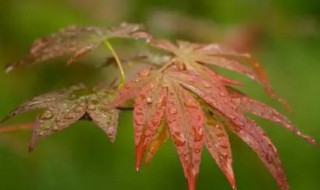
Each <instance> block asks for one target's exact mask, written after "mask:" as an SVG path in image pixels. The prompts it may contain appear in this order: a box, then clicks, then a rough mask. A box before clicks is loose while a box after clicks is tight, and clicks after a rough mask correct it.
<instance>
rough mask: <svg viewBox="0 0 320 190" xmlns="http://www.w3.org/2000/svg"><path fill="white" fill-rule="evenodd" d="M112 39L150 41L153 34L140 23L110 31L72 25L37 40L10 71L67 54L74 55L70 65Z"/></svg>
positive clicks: (13, 64) (121, 25)
mask: <svg viewBox="0 0 320 190" xmlns="http://www.w3.org/2000/svg"><path fill="white" fill-rule="evenodd" d="M111 38H133V39H139V38H141V39H149V38H150V34H148V33H146V32H144V30H143V26H141V25H138V24H127V23H122V24H120V25H119V26H117V27H112V28H110V29H107V28H102V27H88V26H86V27H80V26H69V27H67V28H64V29H61V30H60V31H59V32H58V33H55V34H52V35H50V36H48V37H44V38H40V39H37V40H35V41H34V42H33V44H32V46H31V48H30V50H29V53H28V54H27V55H26V56H25V57H24V58H23V59H21V60H19V61H17V62H14V63H12V64H10V65H8V66H7V68H6V72H10V71H11V70H13V69H15V68H17V67H18V66H20V65H28V64H33V63H38V62H43V61H46V60H49V59H52V58H55V57H61V56H65V55H71V57H70V58H69V60H68V64H70V63H72V62H74V61H76V60H77V59H79V58H80V57H82V56H84V55H85V54H87V53H88V52H90V51H91V50H93V49H95V48H97V47H98V46H99V45H100V44H101V43H103V42H106V41H107V40H109V39H111Z"/></svg>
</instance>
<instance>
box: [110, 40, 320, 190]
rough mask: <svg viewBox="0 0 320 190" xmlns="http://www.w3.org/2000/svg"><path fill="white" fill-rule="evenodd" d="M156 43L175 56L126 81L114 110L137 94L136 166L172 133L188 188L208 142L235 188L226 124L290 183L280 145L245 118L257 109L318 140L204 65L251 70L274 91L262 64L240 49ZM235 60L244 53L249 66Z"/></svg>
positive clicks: (283, 184)
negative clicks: (159, 67)
mask: <svg viewBox="0 0 320 190" xmlns="http://www.w3.org/2000/svg"><path fill="white" fill-rule="evenodd" d="M151 44H152V45H154V46H156V47H159V48H162V49H164V50H167V51H169V52H171V53H173V56H172V59H171V60H170V61H168V62H167V63H166V64H165V66H163V67H162V68H161V69H160V70H144V71H141V72H140V74H139V76H138V77H137V78H136V79H134V80H132V81H131V82H129V83H127V84H126V85H125V86H124V87H123V88H122V89H121V90H120V91H119V92H118V94H117V96H116V98H115V100H114V101H112V102H111V103H110V105H109V107H110V108H111V107H116V106H117V105H121V104H122V103H123V102H126V101H127V100H130V99H135V103H134V111H133V112H134V133H135V147H136V167H137V170H139V168H140V165H141V160H142V159H143V157H144V155H145V153H146V151H147V156H146V162H147V163H148V162H149V161H150V160H151V158H152V157H153V155H154V154H155V152H156V151H157V150H158V148H159V147H160V146H161V144H162V143H164V142H165V141H166V139H167V138H168V137H169V136H170V137H171V138H172V139H173V141H174V144H175V146H176V148H177V151H178V155H179V158H180V161H181V163H182V166H183V169H184V174H185V176H186V178H187V181H188V185H189V189H190V190H194V189H195V186H196V185H195V184H196V178H197V175H198V172H199V165H200V156H201V151H202V148H203V145H205V146H206V147H207V149H208V150H209V152H210V153H211V155H212V157H213V158H214V159H215V161H216V163H217V164H218V166H219V167H220V168H221V170H222V171H223V172H224V174H225V175H226V177H227V179H228V180H229V182H230V184H231V185H232V187H233V188H234V189H236V182H235V178H234V173H233V170H232V155H231V146H230V142H229V139H228V135H227V133H226V130H225V128H229V129H230V130H231V131H232V132H234V133H235V134H236V135H238V136H239V137H240V138H241V139H242V140H243V141H244V142H245V143H247V144H248V145H249V146H250V147H251V148H252V149H253V150H254V151H255V152H256V153H257V154H258V156H259V158H260V159H261V160H262V161H263V162H264V164H265V165H266V166H267V168H268V169H269V171H270V173H271V174H272V175H273V177H274V178H275V180H276V181H277V183H278V185H279V186H280V187H281V189H282V190H288V185H287V180H286V176H285V173H284V170H283V168H282V164H281V161H280V159H279V156H278V153H277V151H276V148H275V147H274V145H273V144H272V142H271V140H270V139H269V138H268V137H267V135H266V133H265V132H264V131H263V130H262V129H261V128H260V127H259V126H258V125H257V123H256V122H255V121H254V120H252V119H250V118H249V117H247V116H246V113H247V112H249V113H253V114H255V115H258V116H260V117H263V118H265V119H267V120H270V121H273V122H275V123H278V124H280V125H282V126H284V127H285V128H287V129H289V130H290V131H292V132H294V133H296V134H297V135H299V136H301V137H302V138H304V139H306V140H308V141H309V142H311V143H312V144H316V142H315V140H314V139H312V138H311V137H309V136H307V135H304V134H303V133H302V132H301V131H299V130H298V129H297V128H296V127H294V126H293V124H292V123H291V122H290V121H289V120H288V119H286V118H285V117H284V116H283V115H282V114H280V113H279V112H277V111H276V110H275V109H273V108H271V107H269V106H267V105H265V104H263V103H261V102H259V101H257V100H253V99H251V98H249V97H247V96H245V95H243V94H241V93H240V92H238V91H236V90H235V89H234V88H232V87H230V85H232V84H235V85H239V84H241V83H239V82H237V81H234V80H231V79H229V78H227V77H224V76H222V75H220V74H218V73H217V72H214V71H213V70H210V69H208V68H207V67H205V66H204V65H203V64H211V65H216V66H219V67H223V68H226V69H229V70H233V71H236V72H239V73H241V74H245V75H247V76H249V77H250V78H252V79H253V80H255V81H257V82H259V83H260V84H262V85H263V86H264V87H265V88H266V89H267V92H269V93H270V94H271V95H274V92H273V90H272V88H271V86H270V84H269V82H268V80H267V78H266V76H265V74H264V72H263V69H262V67H261V66H260V65H259V64H257V63H252V62H251V61H252V58H251V56H250V55H248V54H238V53H236V52H233V51H229V50H226V49H223V48H222V47H220V46H218V45H204V44H192V43H189V42H182V41H179V42H177V44H174V43H172V42H169V41H167V40H151ZM234 57H242V58H245V59H247V60H249V61H250V62H249V63H251V64H248V65H246V64H244V63H242V62H240V61H238V60H236V59H234Z"/></svg>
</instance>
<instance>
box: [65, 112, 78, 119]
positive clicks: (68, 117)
mask: <svg viewBox="0 0 320 190" xmlns="http://www.w3.org/2000/svg"><path fill="white" fill-rule="evenodd" d="M75 117H76V115H75V114H74V113H69V114H67V115H66V116H65V118H66V119H74V118H75Z"/></svg>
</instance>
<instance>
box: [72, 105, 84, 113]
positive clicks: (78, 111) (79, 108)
mask: <svg viewBox="0 0 320 190" xmlns="http://www.w3.org/2000/svg"><path fill="white" fill-rule="evenodd" d="M74 111H75V112H77V113H81V112H83V111H84V107H82V106H77V107H76V108H75V109H74Z"/></svg>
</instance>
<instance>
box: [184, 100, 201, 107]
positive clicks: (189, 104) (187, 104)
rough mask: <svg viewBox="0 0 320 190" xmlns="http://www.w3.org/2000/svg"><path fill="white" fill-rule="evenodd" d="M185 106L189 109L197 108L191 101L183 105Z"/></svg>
mask: <svg viewBox="0 0 320 190" xmlns="http://www.w3.org/2000/svg"><path fill="white" fill-rule="evenodd" d="M184 105H185V106H187V107H190V108H197V106H198V105H197V104H196V103H195V102H194V101H192V100H191V99H188V100H187V101H186V102H185V103H184Z"/></svg>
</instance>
